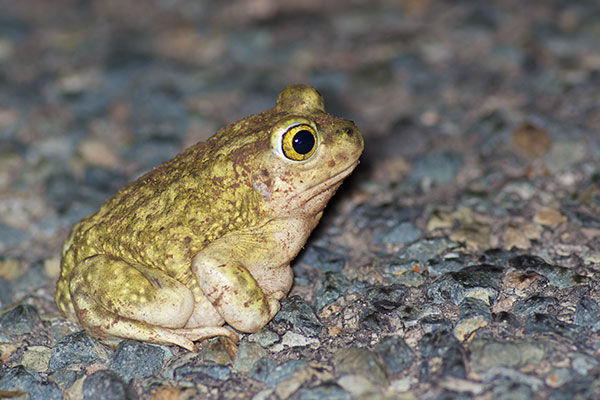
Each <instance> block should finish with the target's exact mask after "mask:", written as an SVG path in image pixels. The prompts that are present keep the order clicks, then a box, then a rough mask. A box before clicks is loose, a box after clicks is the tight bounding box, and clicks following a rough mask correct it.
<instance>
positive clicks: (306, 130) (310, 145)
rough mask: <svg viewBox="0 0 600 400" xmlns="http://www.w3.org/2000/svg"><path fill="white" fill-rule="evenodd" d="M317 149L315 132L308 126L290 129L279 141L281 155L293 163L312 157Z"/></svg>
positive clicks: (302, 125) (303, 125) (295, 126)
mask: <svg viewBox="0 0 600 400" xmlns="http://www.w3.org/2000/svg"><path fill="white" fill-rule="evenodd" d="M316 148H317V132H315V130H314V128H313V127H312V126H310V125H306V124H300V125H294V126H292V127H290V128H289V129H288V130H287V131H286V132H285V133H284V134H283V138H282V140H281V150H282V151H283V155H284V156H286V157H287V158H289V159H290V160H294V161H303V160H306V159H308V158H309V157H310V156H312V155H313V153H314V152H315V149H316Z"/></svg>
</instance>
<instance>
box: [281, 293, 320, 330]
mask: <svg viewBox="0 0 600 400" xmlns="http://www.w3.org/2000/svg"><path fill="white" fill-rule="evenodd" d="M273 320H274V321H275V322H283V321H285V322H287V323H288V324H290V327H291V328H292V330H294V331H298V332H301V333H304V334H305V335H308V336H316V335H318V334H319V332H321V329H323V324H322V323H321V321H319V319H318V318H317V316H316V315H315V313H314V312H313V310H312V309H311V308H310V306H309V305H308V304H307V303H306V302H305V301H304V300H303V299H302V298H301V297H300V296H291V297H286V298H284V299H283V300H281V310H280V311H279V312H278V313H277V315H275V318H274V319H273Z"/></svg>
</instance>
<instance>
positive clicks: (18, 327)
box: [0, 304, 41, 335]
mask: <svg viewBox="0 0 600 400" xmlns="http://www.w3.org/2000/svg"><path fill="white" fill-rule="evenodd" d="M40 323H41V320H40V316H39V314H38V311H37V310H36V309H35V307H33V306H30V305H28V304H20V305H18V306H16V307H14V308H13V309H11V310H9V311H7V312H5V313H4V314H2V316H0V329H1V330H3V331H5V332H7V333H9V334H11V335H24V334H27V333H31V331H32V330H33V329H34V328H35V327H36V326H38V325H39V324H40Z"/></svg>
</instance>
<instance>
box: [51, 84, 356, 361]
mask: <svg viewBox="0 0 600 400" xmlns="http://www.w3.org/2000/svg"><path fill="white" fill-rule="evenodd" d="M294 124H304V126H310V127H312V128H313V129H314V130H315V131H316V136H317V141H316V150H315V151H314V153H313V154H312V155H311V156H310V157H309V158H308V159H306V160H302V161H294V160H291V159H288V158H287V157H286V155H285V154H284V152H282V144H281V138H282V135H284V133H285V132H286V131H287V130H288V129H289V127H290V126H293V125H294ZM362 149H363V139H362V137H361V134H360V132H359V131H358V129H357V128H356V126H355V125H354V124H353V123H352V122H350V121H347V120H343V119H339V118H335V117H333V116H331V115H328V114H326V113H325V111H324V108H323V102H322V99H321V96H320V95H319V93H318V92H317V91H315V90H314V89H312V88H311V87H309V86H305V85H294V86H289V87H287V88H285V89H284V90H283V91H282V92H281V93H280V94H279V97H278V99H277V103H276V105H275V107H273V108H272V109H269V110H267V111H264V112H262V113H260V114H257V115H251V116H248V117H246V118H244V119H243V120H241V121H239V122H238V123H236V124H234V125H230V126H227V127H225V128H223V129H221V130H219V131H218V132H217V133H216V134H215V135H214V136H212V137H211V138H210V139H208V140H207V141H206V142H202V143H198V144H196V145H194V146H192V147H190V148H188V149H187V150H185V151H184V152H183V153H181V154H179V155H178V156H176V157H175V158H173V159H172V160H170V161H168V162H166V163H164V164H162V165H161V166H159V167H158V168H155V169H154V170H152V171H150V172H149V173H147V174H146V175H144V176H142V177H141V178H140V179H138V180H137V181H135V182H132V183H130V184H129V185H127V186H125V187H124V188H122V189H121V190H119V191H118V192H117V193H116V194H115V196H114V197H113V198H111V199H110V200H108V201H107V202H106V203H105V204H104V205H103V206H102V207H101V208H100V210H98V212H96V213H95V214H92V215H89V216H88V217H86V218H84V219H83V220H81V221H80V222H79V223H77V224H76V225H75V226H74V227H73V230H72V231H71V234H70V235H69V237H68V238H67V240H66V241H65V244H64V246H63V251H62V265H61V268H62V271H61V276H60V278H59V280H58V283H57V285H56V292H55V300H56V303H57V305H58V307H59V308H60V310H61V311H62V312H63V313H64V314H65V315H66V316H67V317H69V318H70V319H71V320H73V321H75V322H79V323H80V324H81V326H83V327H84V328H85V329H87V330H88V331H89V332H90V334H91V335H93V336H94V337H96V338H98V339H100V340H103V341H104V342H107V343H109V344H111V343H114V341H115V339H117V338H135V339H138V340H143V341H148V342H153V343H162V344H176V345H179V346H182V347H184V348H186V349H189V350H191V351H195V350H196V346H195V345H194V343H193V342H194V341H197V340H203V339H206V338H209V337H213V336H227V337H230V338H231V339H232V340H234V341H237V335H236V334H235V333H234V332H233V331H231V330H229V329H227V328H225V327H223V324H224V323H227V324H228V325H229V326H231V327H232V328H234V329H236V330H237V331H241V332H256V331H258V330H259V329H260V328H262V327H263V326H264V325H266V324H267V323H268V322H269V321H270V320H271V319H272V318H273V317H274V316H275V314H276V313H277V312H278V311H279V307H280V306H279V300H281V299H282V298H283V297H284V296H285V295H286V294H287V293H288V292H289V290H290V288H291V285H292V280H293V275H292V270H291V268H290V265H289V264H290V261H291V260H292V259H293V258H294V257H295V256H296V255H297V254H298V252H299V251H300V249H301V248H302V246H303V245H304V243H305V241H306V239H307V238H308V235H309V234H310V232H311V231H312V229H313V228H314V227H315V226H316V224H317V223H318V221H319V219H320V218H321V215H322V212H323V209H324V207H325V205H326V204H327V201H328V200H329V198H330V197H331V196H332V195H333V194H334V193H335V191H336V189H337V188H338V187H339V185H340V184H341V182H342V180H343V179H344V178H345V177H346V176H348V175H349V174H350V173H351V172H352V170H353V169H354V168H355V167H356V165H357V163H358V158H359V156H360V154H361V152H362Z"/></svg>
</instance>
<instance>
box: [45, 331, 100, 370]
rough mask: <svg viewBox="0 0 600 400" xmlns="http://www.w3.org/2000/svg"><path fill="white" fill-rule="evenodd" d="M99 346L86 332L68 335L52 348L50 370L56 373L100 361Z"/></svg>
mask: <svg viewBox="0 0 600 400" xmlns="http://www.w3.org/2000/svg"><path fill="white" fill-rule="evenodd" d="M97 346H98V344H97V342H96V341H95V340H94V339H92V338H91V337H90V336H89V335H88V334H87V333H86V331H79V332H76V333H72V334H70V335H66V336H64V337H63V338H61V339H60V340H59V341H58V342H57V343H56V345H55V346H54V347H53V348H52V355H51V356H50V362H49V364H48V368H49V369H50V371H55V370H57V369H61V368H64V367H67V366H69V365H72V364H80V363H81V364H89V363H91V362H93V361H95V360H98V359H99V356H98V353H97V351H96V348H97Z"/></svg>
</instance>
